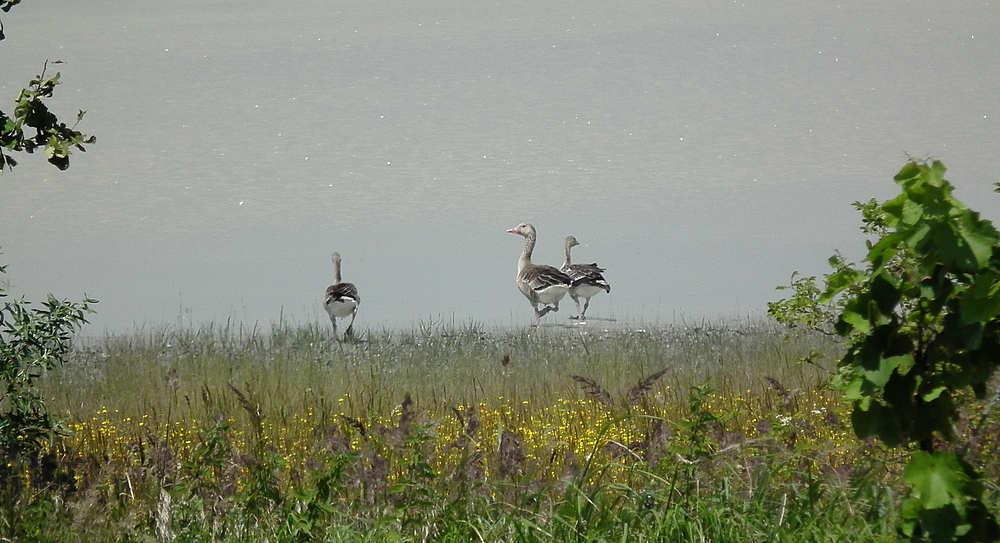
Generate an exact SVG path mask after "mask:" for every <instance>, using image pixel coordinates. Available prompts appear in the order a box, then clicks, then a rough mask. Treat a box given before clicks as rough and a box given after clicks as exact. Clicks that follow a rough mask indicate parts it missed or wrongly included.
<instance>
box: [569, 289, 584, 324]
mask: <svg viewBox="0 0 1000 543" xmlns="http://www.w3.org/2000/svg"><path fill="white" fill-rule="evenodd" d="M569 297H570V298H573V301H574V302H576V315H570V316H569V318H570V320H576V319H581V318H583V315H582V313H583V312H581V311H580V297H579V296H574V295H572V294H570V296H569ZM583 311H586V309H584V310H583Z"/></svg>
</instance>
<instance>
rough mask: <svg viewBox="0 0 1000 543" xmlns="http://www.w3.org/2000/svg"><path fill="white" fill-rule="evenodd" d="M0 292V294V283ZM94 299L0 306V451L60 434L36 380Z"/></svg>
mask: <svg viewBox="0 0 1000 543" xmlns="http://www.w3.org/2000/svg"><path fill="white" fill-rule="evenodd" d="M0 273H6V266H0ZM0 296H6V291H5V289H4V288H3V287H2V286H0ZM95 302H96V301H95V300H92V299H89V298H87V299H85V300H84V301H83V303H81V304H77V303H71V302H66V301H60V300H57V299H55V298H54V297H52V296H51V295H50V296H49V297H48V299H47V300H46V301H45V302H43V303H42V304H41V305H42V306H41V307H40V308H33V307H31V303H30V302H27V301H25V300H23V299H21V300H15V301H11V302H6V303H5V304H4V305H3V308H2V309H0V385H2V387H3V391H2V396H0V406H3V410H2V411H0V456H3V457H6V458H12V457H15V456H18V455H20V454H22V453H25V452H29V451H38V450H40V449H41V448H42V447H43V446H45V445H46V444H49V443H51V442H52V439H53V437H54V436H55V435H57V434H61V433H65V431H66V429H65V426H64V425H63V423H62V421H60V420H59V419H58V418H57V417H56V416H55V415H53V414H52V413H50V412H49V411H48V410H47V409H46V406H45V401H44V399H43V397H42V396H41V394H40V393H39V391H38V390H37V388H36V383H37V380H38V379H39V378H40V377H41V376H42V374H43V373H45V372H47V371H49V370H52V369H54V368H56V367H58V366H59V365H61V364H62V363H63V361H64V360H65V358H66V355H67V353H68V352H69V349H70V346H71V343H70V339H71V334H72V332H73V331H75V330H76V329H78V328H79V327H80V326H81V325H82V324H84V323H86V322H87V320H86V318H85V314H86V313H90V312H91V310H90V305H89V304H92V303H95Z"/></svg>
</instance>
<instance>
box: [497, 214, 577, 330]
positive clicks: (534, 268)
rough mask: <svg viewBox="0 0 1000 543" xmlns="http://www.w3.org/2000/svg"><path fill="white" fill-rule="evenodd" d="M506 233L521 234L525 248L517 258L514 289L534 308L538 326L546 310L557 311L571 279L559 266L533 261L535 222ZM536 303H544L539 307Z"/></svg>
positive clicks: (570, 283) (567, 290)
mask: <svg viewBox="0 0 1000 543" xmlns="http://www.w3.org/2000/svg"><path fill="white" fill-rule="evenodd" d="M507 233H508V234H517V235H519V236H523V237H524V250H523V251H521V258H520V259H518V261H517V280H516V283H517V289H518V290H520V291H521V294H524V297H525V298H527V299H528V302H530V303H531V305H532V307H534V308H535V326H539V325H541V323H542V317H544V316H545V314H546V313H548V312H549V311H559V300H562V299H563V297H564V296H566V293H567V292H569V289H570V288H572V287H573V279H572V278H571V277H570V276H569V275H567V274H565V273H563V272H561V271H559V269H558V268H554V267H552V266H544V265H539V264H532V262H531V252H532V251H533V250H535V237H536V232H535V227H534V226H532V225H531V224H528V223H521V224H519V225H517V226H515V227H514V228H511V229H510V230H507ZM538 304H544V305H545V307H544V308H543V309H541V310H539V309H538Z"/></svg>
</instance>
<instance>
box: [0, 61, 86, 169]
mask: <svg viewBox="0 0 1000 543" xmlns="http://www.w3.org/2000/svg"><path fill="white" fill-rule="evenodd" d="M57 62H58V61H57ZM47 69H48V62H46V63H45V66H44V67H43V69H42V73H41V74H39V75H37V76H35V78H34V79H32V80H31V82H30V83H29V84H28V86H27V87H26V88H24V89H21V92H20V94H18V97H17V101H16V104H15V106H14V115H13V117H8V116H7V114H6V113H4V112H3V111H0V174H2V173H3V171H4V169H5V168H13V167H14V166H16V165H17V161H16V160H14V157H12V156H11V155H10V154H5V153H4V152H3V151H4V150H5V149H6V150H7V151H8V152H21V151H23V152H26V153H28V154H31V153H34V152H35V150H37V149H44V150H45V158H46V160H48V161H49V163H51V164H52V165H54V166H55V167H57V168H59V169H60V170H65V169H66V168H69V156H70V155H71V154H72V152H73V149H74V148H75V149H78V150H80V151H86V148H84V146H83V144H85V143H86V144H92V143H96V142H97V138H96V137H94V136H88V135H86V134H84V133H82V132H80V131H78V130H76V125H77V124H79V122H80V121H81V120H82V119H83V116H84V115H85V114H86V112H85V111H83V110H80V111H79V112H78V113H77V115H76V122H75V123H74V124H73V126H68V125H66V123H64V122H60V121H59V118H58V117H57V116H56V115H55V114H54V113H52V112H51V111H49V108H48V106H46V105H45V100H46V99H48V98H52V92H53V90H54V89H55V87H56V85H58V84H59V73H58V72H56V74H55V75H54V76H50V77H47V76H46V75H45V71H46V70H47ZM27 130H34V133H33V134H30V133H29V134H25V131H27Z"/></svg>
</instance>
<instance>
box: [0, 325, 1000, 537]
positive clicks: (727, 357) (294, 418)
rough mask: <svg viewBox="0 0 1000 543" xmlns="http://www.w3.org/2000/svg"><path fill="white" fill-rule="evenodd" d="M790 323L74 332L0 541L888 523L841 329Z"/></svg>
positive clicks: (878, 461) (584, 533) (888, 458)
mask: <svg viewBox="0 0 1000 543" xmlns="http://www.w3.org/2000/svg"><path fill="white" fill-rule="evenodd" d="M786 336H787V331H786V330H785V329H784V328H781V327H778V326H776V325H773V324H771V323H768V322H754V321H745V322H739V323H725V324H716V323H706V324H702V325H700V326H672V327H658V328H648V329H631V330H609V331H603V330H595V329H594V328H593V327H587V328H583V327H578V328H573V329H564V328H542V329H531V330H502V329H487V328H485V327H483V326H479V325H475V324H469V325H466V326H457V327H456V326H440V325H437V324H434V323H427V324H423V325H421V326H420V327H418V329H416V330H414V331H411V332H404V333H399V332H395V331H368V332H366V333H364V334H363V335H362V336H361V341H358V342H355V343H340V342H337V341H335V340H333V338H332V336H331V333H330V332H329V330H328V329H327V328H326V327H323V326H314V325H304V326H276V327H274V328H272V329H271V330H268V331H260V330H256V329H249V330H248V329H245V328H242V327H239V326H235V325H231V324H228V325H225V326H207V327H203V328H198V329H184V328H162V329H156V330H141V331H137V332H133V333H130V334H124V335H111V336H107V337H104V338H100V339H96V340H90V341H88V342H86V343H81V344H80V345H78V346H77V348H76V350H75V351H74V356H73V357H72V359H71V360H70V361H68V363H67V364H66V365H65V366H64V367H63V368H61V369H60V370H59V371H57V372H54V373H53V374H51V375H48V376H46V379H45V382H44V384H43V388H44V391H45V393H46V396H47V397H48V398H49V400H48V401H49V406H50V408H52V409H54V410H56V411H57V412H58V413H60V414H61V416H63V417H64V418H65V419H66V420H67V421H68V422H69V426H70V428H71V429H72V431H73V432H72V435H70V436H68V437H66V438H64V439H59V440H57V441H56V442H54V444H53V446H52V448H51V450H50V451H49V453H48V454H47V455H46V456H44V457H42V458H40V459H36V460H34V461H32V462H25V463H24V464H23V465H13V464H12V465H9V466H8V470H9V471H10V472H11V473H12V474H13V475H15V476H16V477H15V479H16V480H18V481H20V482H19V484H16V485H10V486H9V488H7V489H6V490H5V493H4V496H3V503H4V504H5V507H4V512H3V515H4V516H3V519H2V521H3V524H2V526H0V529H2V531H0V535H3V536H4V537H6V538H7V539H10V540H14V539H16V540H18V541H31V540H35V541H58V540H66V539H73V540H76V541H108V540H120V541H665V540H669V541H709V540H711V541H751V542H752V541H775V540H777V541H786V540H787V541H793V540H794V541H803V540H805V541H846V540H850V541H888V540H895V532H894V528H893V526H894V514H895V513H894V511H895V501H894V500H895V499H896V497H895V495H894V490H893V489H894V488H896V483H897V477H898V466H897V465H896V463H895V462H894V461H893V456H892V455H893V452H892V451H886V450H882V449H880V448H878V447H877V446H875V445H874V444H872V443H863V442H858V441H857V440H856V439H855V438H854V437H853V435H852V434H851V432H850V430H849V428H848V427H847V424H846V422H845V421H846V419H847V416H846V413H847V411H846V407H847V406H846V405H844V404H843V403H842V402H841V401H840V400H839V399H838V395H837V394H836V393H835V392H833V391H831V390H830V389H829V387H828V385H827V382H828V380H829V375H830V372H831V371H832V367H833V365H834V362H835V360H836V357H837V356H838V354H839V352H840V347H839V346H838V345H837V344H836V343H833V342H831V341H830V340H829V339H827V338H825V337H822V336H817V335H808V334H797V335H793V336H792V337H790V338H788V337H786ZM817 354H818V355H821V356H817ZM806 357H809V358H810V359H811V360H814V361H815V362H814V363H799V362H798V361H799V360H800V359H803V358H806ZM978 443H979V446H978V448H977V450H978V451H980V452H981V454H982V458H989V455H990V454H995V452H996V451H995V448H996V443H997V440H996V439H994V438H993V437H991V436H990V435H988V433H986V434H983V436H982V437H981V438H980V440H979V441H978ZM991 447H992V449H991ZM991 451H992V453H991ZM994 471H995V470H994ZM994 475H995V474H994Z"/></svg>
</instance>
